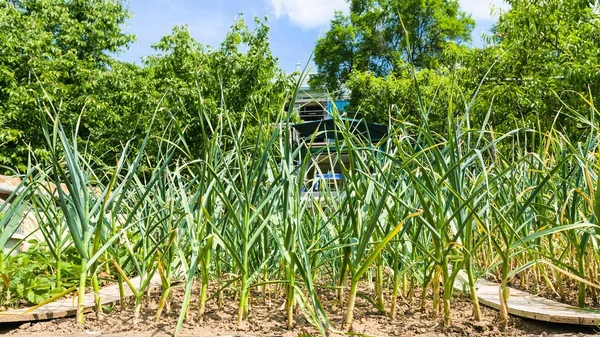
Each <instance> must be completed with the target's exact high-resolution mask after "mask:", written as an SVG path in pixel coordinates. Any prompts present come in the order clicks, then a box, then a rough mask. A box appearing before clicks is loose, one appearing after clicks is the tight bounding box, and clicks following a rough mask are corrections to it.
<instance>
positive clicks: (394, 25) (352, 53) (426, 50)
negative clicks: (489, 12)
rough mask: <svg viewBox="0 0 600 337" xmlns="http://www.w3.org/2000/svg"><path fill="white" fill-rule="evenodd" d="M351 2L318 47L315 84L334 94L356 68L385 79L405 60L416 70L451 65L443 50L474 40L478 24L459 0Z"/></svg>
mask: <svg viewBox="0 0 600 337" xmlns="http://www.w3.org/2000/svg"><path fill="white" fill-rule="evenodd" d="M349 2H350V13H349V14H348V15H345V14H343V13H341V12H338V13H336V15H335V17H334V18H333V20H332V21H331V28H330V30H329V31H328V32H327V33H326V35H325V36H324V37H323V38H321V39H319V40H318V41H317V44H316V47H315V57H314V59H315V63H316V65H317V69H318V73H319V75H318V76H315V77H314V79H313V81H312V83H311V85H313V86H324V87H326V88H327V89H328V90H329V91H331V92H336V91H337V90H338V89H339V88H340V86H341V85H342V84H344V83H345V82H346V81H347V80H348V78H349V76H350V73H352V72H356V71H370V72H371V73H373V74H374V75H375V76H377V77H384V76H387V75H389V74H394V73H395V72H396V71H401V70H402V69H403V68H405V64H406V63H412V64H414V65H415V66H416V67H417V68H436V67H437V66H439V65H440V64H444V63H446V61H447V60H445V59H444V50H445V49H446V47H447V46H448V44H449V43H452V44H454V45H461V44H462V43H463V42H466V41H469V40H470V38H471V32H472V30H473V27H474V25H475V22H474V21H473V20H472V19H471V17H470V16H469V15H467V14H466V13H465V12H464V11H462V10H460V5H459V3H458V1H457V0H352V1H349ZM405 29H406V32H405ZM406 33H407V34H406ZM406 36H408V39H409V41H410V44H411V49H410V53H409V52H408V49H407V48H406V40H405V37H406Z"/></svg>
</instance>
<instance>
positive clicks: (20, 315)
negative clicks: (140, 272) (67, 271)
mask: <svg viewBox="0 0 600 337" xmlns="http://www.w3.org/2000/svg"><path fill="white" fill-rule="evenodd" d="M131 283H132V284H133V285H134V286H136V287H139V284H140V278H139V277H135V278H133V279H131ZM160 286H161V281H160V277H159V276H158V275H155V276H154V277H153V278H152V280H151V281H150V288H151V289H157V288H159V287H160ZM125 296H126V297H130V296H133V293H132V292H131V289H129V287H128V286H127V285H126V284H125ZM100 299H101V301H102V305H112V304H115V303H118V302H119V301H120V296H119V285H118V284H115V285H112V286H109V287H106V288H103V289H101V290H100ZM76 305H77V298H75V297H74V298H67V299H63V300H59V301H54V302H52V303H48V304H46V305H43V306H41V307H39V308H37V309H35V310H33V311H31V312H28V313H24V312H26V311H27V310H28V309H27V308H23V309H18V310H9V311H4V312H0V323H16V322H32V321H40V320H45V319H53V318H62V317H70V316H75V315H76V314H77V307H76ZM84 306H85V312H91V311H93V308H94V294H93V293H88V294H85V299H84Z"/></svg>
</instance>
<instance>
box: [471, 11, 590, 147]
mask: <svg viewBox="0 0 600 337" xmlns="http://www.w3.org/2000/svg"><path fill="white" fill-rule="evenodd" d="M508 3H509V4H510V5H511V9H510V10H508V11H505V12H502V13H500V17H499V20H498V23H497V24H496V26H495V27H494V29H493V33H494V34H493V35H492V36H490V37H489V43H490V45H489V46H488V47H487V48H485V49H482V50H479V51H477V52H476V53H474V55H475V57H474V58H473V59H472V60H471V62H470V64H468V65H467V67H469V68H470V69H471V71H472V75H470V76H472V77H474V78H479V79H481V78H483V74H485V72H487V71H488V70H489V69H490V68H491V71H490V74H489V75H488V78H487V79H486V81H485V84H484V86H483V88H482V91H481V95H480V96H481V97H480V99H481V100H482V101H488V102H489V101H491V100H492V99H493V100H494V105H493V110H492V111H493V119H492V121H493V123H494V124H495V125H496V126H497V129H498V130H505V129H510V128H514V123H515V121H519V122H522V121H525V122H526V123H530V124H534V123H535V125H537V124H538V123H539V124H540V125H541V127H542V128H544V129H547V128H549V127H550V126H551V125H553V124H554V125H555V126H556V127H559V128H563V130H564V131H565V132H566V133H569V134H571V135H577V134H578V132H577V130H578V127H579V126H578V124H577V122H576V120H575V119H573V118H569V117H567V115H566V114H568V113H569V111H568V110H567V109H565V108H564V104H565V103H566V104H568V105H569V106H571V107H572V108H574V109H575V110H578V111H579V112H580V113H583V114H584V115H586V114H587V111H588V110H589V107H586V103H585V102H584V101H583V100H582V99H581V98H580V97H579V95H578V94H577V93H582V94H584V95H586V96H589V94H588V93H590V92H591V93H592V95H593V96H594V97H596V98H597V97H598V94H599V93H600V92H599V90H600V86H599V84H600V82H599V80H600V54H599V53H598V50H600V15H599V14H598V8H597V7H596V1H591V0H509V1H508ZM494 62H497V63H496V64H493V63H494ZM559 111H562V112H564V113H566V114H559V115H558V118H556V116H557V114H558V113H559Z"/></svg>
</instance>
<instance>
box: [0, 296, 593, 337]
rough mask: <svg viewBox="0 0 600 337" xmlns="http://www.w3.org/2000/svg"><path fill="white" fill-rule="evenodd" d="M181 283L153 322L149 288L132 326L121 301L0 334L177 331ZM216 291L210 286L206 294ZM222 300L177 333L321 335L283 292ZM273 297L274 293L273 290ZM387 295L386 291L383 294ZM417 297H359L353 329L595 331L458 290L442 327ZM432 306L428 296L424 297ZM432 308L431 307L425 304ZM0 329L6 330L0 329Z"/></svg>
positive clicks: (337, 322)
mask: <svg viewBox="0 0 600 337" xmlns="http://www.w3.org/2000/svg"><path fill="white" fill-rule="evenodd" d="M198 288H199V287H196V289H194V293H193V297H192V298H193V299H197V298H198V291H199V289H198ZM183 293H184V289H183V286H176V287H174V288H173V299H172V310H171V312H170V313H169V314H165V313H164V312H163V316H162V317H161V319H160V320H159V321H158V322H156V321H155V315H156V308H157V304H158V300H159V299H160V292H159V291H156V292H153V293H151V296H150V299H149V300H147V302H146V303H145V305H144V306H143V307H142V312H141V315H140V322H139V324H138V325H137V326H136V327H135V328H134V327H133V326H132V323H133V309H132V308H133V304H132V303H127V309H126V310H124V311H123V310H121V309H120V306H119V305H117V306H115V307H111V308H107V309H111V311H110V312H107V313H104V314H103V315H102V317H101V318H100V319H97V318H96V315H95V314H94V313H91V314H87V315H86V317H85V318H86V324H85V328H81V327H79V326H78V325H77V324H76V323H75V318H65V319H56V320H51V321H44V322H37V323H25V324H21V325H15V326H0V334H7V335H13V336H24V335H28V336H49V335H52V336H55V335H70V336H74V335H85V336H90V335H117V336H118V335H148V336H150V335H151V336H159V335H172V334H173V333H174V332H175V327H176V325H177V319H178V314H179V308H180V307H179V303H181V302H182V298H183ZM211 293H214V292H211V291H209V294H211ZM225 295H226V296H225V298H224V305H223V306H222V307H219V306H218V305H217V303H216V300H215V299H212V300H210V301H208V303H207V306H206V312H205V315H204V319H203V321H200V319H199V317H198V314H197V312H198V308H197V307H196V306H195V305H194V304H192V308H191V309H190V313H189V317H188V321H187V322H186V323H184V325H183V329H182V332H181V335H184V336H189V335H194V336H223V335H228V336H282V337H292V336H303V337H308V336H319V333H318V331H317V330H316V329H315V328H314V327H313V326H312V325H311V324H310V323H309V322H308V321H307V320H306V318H305V317H304V315H303V314H302V311H301V310H300V309H298V310H297V311H296V322H295V327H294V329H293V330H291V331H289V330H287V329H286V327H285V324H286V316H285V311H284V306H283V305H284V299H283V298H284V297H283V296H278V297H277V299H273V300H267V301H266V303H265V301H264V300H263V297H262V296H261V294H260V293H253V294H252V295H253V297H252V301H251V308H250V314H249V317H248V320H247V321H246V322H244V323H242V324H241V325H238V324H237V323H236V318H237V302H236V300H235V298H234V297H233V296H231V297H227V295H228V294H225ZM320 295H321V300H322V301H323V303H322V304H323V306H324V307H325V309H326V310H327V311H328V317H329V319H330V323H331V325H332V326H333V328H334V329H339V330H341V329H342V327H343V321H344V317H345V316H344V315H345V310H343V309H341V310H340V309H336V308H335V307H334V302H333V298H334V294H333V292H331V291H328V290H324V291H323V292H322V293H320ZM271 296H273V297H274V295H271ZM387 298H389V297H387ZM414 298H415V300H414V302H413V303H409V302H407V301H405V300H402V299H399V300H398V313H397V319H396V320H395V321H393V320H392V319H391V318H389V317H388V316H385V315H382V314H380V313H379V312H378V311H377V309H375V308H374V307H373V305H372V304H371V303H369V302H368V301H367V300H365V299H364V298H357V303H356V310H355V316H354V317H355V320H354V325H353V332H354V334H355V335H362V336H381V337H383V336H422V337H433V336H472V337H474V336H557V335H559V336H587V335H594V334H595V330H594V329H592V328H586V327H580V326H570V325H560V324H550V323H546V322H537V321H531V320H524V319H519V318H514V317H511V320H510V324H509V326H508V327H507V328H504V329H502V328H500V324H499V323H497V318H498V313H497V311H495V310H492V309H488V308H485V307H482V313H483V319H482V321H480V322H476V321H475V320H474V319H473V318H472V317H471V312H472V305H471V302H470V301H469V299H468V298H465V297H462V296H461V295H459V294H457V295H456V296H455V298H454V300H453V302H452V321H453V325H452V326H451V327H448V328H445V327H444V326H443V323H442V321H441V319H432V315H431V312H430V311H425V312H424V311H421V310H419V307H420V306H419V303H418V300H417V299H418V298H420V294H419V291H416V292H415V297H414ZM386 304H387V307H389V303H386ZM427 307H428V308H431V302H428V303H427ZM429 310H430V309H429ZM3 329H4V330H3ZM329 336H332V337H338V336H345V335H344V334H342V333H340V332H332V333H331V334H330V335H329Z"/></svg>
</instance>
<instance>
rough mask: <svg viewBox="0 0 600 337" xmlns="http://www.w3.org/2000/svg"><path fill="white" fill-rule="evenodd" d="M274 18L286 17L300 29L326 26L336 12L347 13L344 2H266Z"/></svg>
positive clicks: (326, 0) (285, 0)
mask: <svg viewBox="0 0 600 337" xmlns="http://www.w3.org/2000/svg"><path fill="white" fill-rule="evenodd" d="M268 1H269V4H270V5H271V9H272V11H273V12H274V13H275V17H276V18H280V17H283V16H287V17H288V18H289V20H290V21H291V22H292V23H293V24H295V25H297V26H300V27H301V28H304V29H311V28H318V27H321V26H323V25H328V24H329V20H331V18H332V17H333V14H334V13H335V11H336V10H342V11H347V10H348V3H347V2H346V1H345V0H268Z"/></svg>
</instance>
